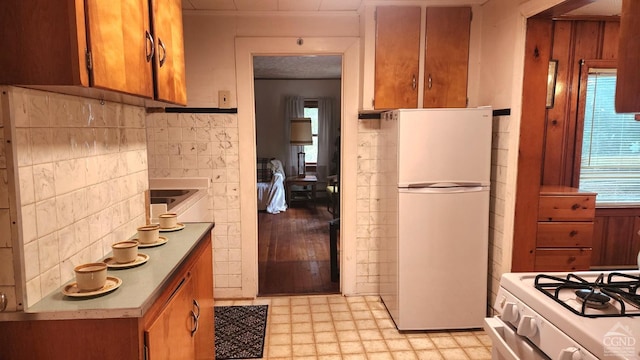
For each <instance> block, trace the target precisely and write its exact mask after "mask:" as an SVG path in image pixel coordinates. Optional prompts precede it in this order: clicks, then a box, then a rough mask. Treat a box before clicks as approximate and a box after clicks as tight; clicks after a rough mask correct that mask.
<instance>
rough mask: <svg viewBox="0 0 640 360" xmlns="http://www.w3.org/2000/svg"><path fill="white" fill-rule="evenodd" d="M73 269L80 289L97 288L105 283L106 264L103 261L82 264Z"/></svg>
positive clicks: (90, 289) (93, 289) (91, 289)
mask: <svg viewBox="0 0 640 360" xmlns="http://www.w3.org/2000/svg"><path fill="white" fill-rule="evenodd" d="M73 270H74V271H75V273H76V283H77V286H78V289H80V291H95V290H99V289H102V288H103V287H104V284H106V283H107V264H105V263H102V262H100V263H88V264H82V265H78V266H76V267H75V268H74V269H73Z"/></svg>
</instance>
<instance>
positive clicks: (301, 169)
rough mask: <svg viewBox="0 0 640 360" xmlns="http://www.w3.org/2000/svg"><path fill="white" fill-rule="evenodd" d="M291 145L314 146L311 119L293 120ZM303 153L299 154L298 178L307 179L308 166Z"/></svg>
mask: <svg viewBox="0 0 640 360" xmlns="http://www.w3.org/2000/svg"><path fill="white" fill-rule="evenodd" d="M289 139H290V140H289V141H290V143H291V145H295V146H304V145H313V135H312V134H311V118H294V119H291V136H290V138H289ZM302 150H303V151H300V152H298V177H301V178H303V177H305V176H306V175H307V173H306V166H305V165H306V164H305V161H304V148H302Z"/></svg>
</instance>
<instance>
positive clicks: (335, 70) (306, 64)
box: [253, 55, 342, 79]
mask: <svg viewBox="0 0 640 360" xmlns="http://www.w3.org/2000/svg"><path fill="white" fill-rule="evenodd" d="M341 74H342V56H339V55H331V56H329V55H326V56H325V55H323V56H315V55H312V56H254V57H253V76H254V78H256V79H340V77H341Z"/></svg>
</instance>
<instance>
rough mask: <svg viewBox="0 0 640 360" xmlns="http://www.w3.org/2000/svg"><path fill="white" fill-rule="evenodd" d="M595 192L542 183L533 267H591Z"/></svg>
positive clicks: (569, 268)
mask: <svg viewBox="0 0 640 360" xmlns="http://www.w3.org/2000/svg"><path fill="white" fill-rule="evenodd" d="M595 201H596V194H595V193H589V192H582V191H580V190H579V189H577V188H572V187H566V186H542V187H541V188H540V201H539V202H538V227H537V235H536V250H535V261H534V269H533V270H534V271H579V270H589V267H590V266H591V253H592V244H593V224H594V217H595Z"/></svg>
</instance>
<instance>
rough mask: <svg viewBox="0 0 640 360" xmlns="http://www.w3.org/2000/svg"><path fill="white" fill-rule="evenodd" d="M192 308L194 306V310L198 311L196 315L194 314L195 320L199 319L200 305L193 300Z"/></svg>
mask: <svg viewBox="0 0 640 360" xmlns="http://www.w3.org/2000/svg"><path fill="white" fill-rule="evenodd" d="M193 306H195V307H196V310H198V313H197V314H196V318H198V319H200V304H198V300H196V299H193Z"/></svg>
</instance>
